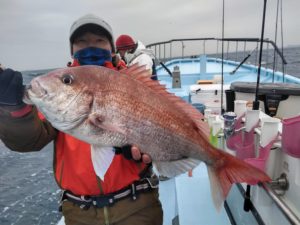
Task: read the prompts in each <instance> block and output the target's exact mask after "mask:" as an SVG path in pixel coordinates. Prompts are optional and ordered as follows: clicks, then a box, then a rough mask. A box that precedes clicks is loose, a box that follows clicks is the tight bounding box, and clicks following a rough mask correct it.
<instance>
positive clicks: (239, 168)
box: [207, 151, 271, 210]
mask: <svg viewBox="0 0 300 225" xmlns="http://www.w3.org/2000/svg"><path fill="white" fill-rule="evenodd" d="M218 154H221V157H218V158H219V159H218V160H217V162H215V163H214V164H213V165H207V170H208V174H209V180H210V185H211V190H212V192H211V193H212V198H213V201H214V204H215V206H216V208H217V210H220V209H221V206H222V205H223V203H224V200H225V199H226V197H227V195H228V193H229V191H230V188H231V186H232V185H233V184H234V183H247V184H250V185H255V184H257V183H259V182H268V181H271V179H270V178H269V176H268V175H267V174H265V173H264V172H263V171H261V170H259V169H257V168H255V167H253V166H252V165H250V164H248V163H246V162H244V161H242V160H240V159H238V158H236V157H234V156H232V155H230V154H228V153H226V152H223V151H218Z"/></svg>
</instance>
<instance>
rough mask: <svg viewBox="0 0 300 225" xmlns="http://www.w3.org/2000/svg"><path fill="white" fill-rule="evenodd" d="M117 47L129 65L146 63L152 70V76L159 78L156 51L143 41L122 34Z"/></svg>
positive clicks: (154, 78) (155, 78) (117, 41)
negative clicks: (156, 66)
mask: <svg viewBox="0 0 300 225" xmlns="http://www.w3.org/2000/svg"><path fill="white" fill-rule="evenodd" d="M116 48H117V53H119V54H120V56H121V58H122V59H123V60H124V61H125V62H126V64H127V66H131V65H133V64H135V63H138V65H140V66H142V65H145V66H146V69H148V70H150V75H151V78H152V79H153V80H157V76H156V69H155V56H154V53H153V52H152V50H150V49H146V47H145V45H144V44H143V43H142V42H141V41H137V42H135V41H134V40H133V38H132V37H131V36H129V35H127V34H122V35H120V36H119V37H118V38H117V40H116Z"/></svg>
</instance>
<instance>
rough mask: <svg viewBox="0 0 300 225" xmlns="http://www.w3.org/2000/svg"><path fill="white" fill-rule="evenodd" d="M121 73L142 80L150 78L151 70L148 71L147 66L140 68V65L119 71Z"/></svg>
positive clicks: (136, 64)
mask: <svg viewBox="0 0 300 225" xmlns="http://www.w3.org/2000/svg"><path fill="white" fill-rule="evenodd" d="M119 72H120V73H123V74H126V75H128V76H131V77H133V78H142V77H148V78H149V77H150V75H151V73H150V70H147V69H146V66H145V65H143V66H139V65H138V63H135V64H133V65H132V66H129V67H128V68H125V69H122V70H120V71H119Z"/></svg>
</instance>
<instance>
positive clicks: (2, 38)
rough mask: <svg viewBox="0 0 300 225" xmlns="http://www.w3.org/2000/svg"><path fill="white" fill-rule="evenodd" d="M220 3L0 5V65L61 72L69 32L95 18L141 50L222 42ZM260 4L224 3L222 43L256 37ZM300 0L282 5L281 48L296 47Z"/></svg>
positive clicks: (137, 0) (10, 0)
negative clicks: (171, 43) (193, 41)
mask: <svg viewBox="0 0 300 225" xmlns="http://www.w3.org/2000/svg"><path fill="white" fill-rule="evenodd" d="M222 2H223V1H222V0H185V1H180V0H147V1H144V0H106V1H104V0H38V1H37V0H0V63H2V64H3V65H4V66H6V67H10V68H14V69H17V70H32V69H46V68H57V67H64V66H65V65H66V63H67V61H69V60H70V59H71V58H70V51H69V42H68V38H69V28H70V26H71V24H72V22H73V21H74V20H75V19H77V18H78V17H80V16H82V15H84V14H87V13H94V14H96V15H98V16H101V17H102V18H104V19H105V20H106V21H107V22H108V23H110V24H111V26H112V28H113V30H114V34H115V37H117V36H118V35H120V34H124V33H126V34H130V35H132V36H133V37H135V39H139V40H141V41H142V42H144V43H145V44H150V43H153V42H158V41H167V40H170V39H174V38H196V37H217V38H220V37H221V34H222V33H221V31H222V30H221V28H222V27H221V22H222ZM276 4H277V0H268V5H267V19H266V31H265V37H266V38H270V39H272V40H274V35H275V18H276ZM262 9H263V0H225V37H255V38H256V37H260V31H261V18H262ZM299 14H300V0H283V29H284V44H285V45H286V46H287V45H299V44H300V19H299Z"/></svg>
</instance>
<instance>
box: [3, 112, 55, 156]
mask: <svg viewBox="0 0 300 225" xmlns="http://www.w3.org/2000/svg"><path fill="white" fill-rule="evenodd" d="M56 135H57V130H56V129H55V128H53V127H52V126H51V124H50V123H49V122H48V121H46V120H41V119H40V118H39V116H38V113H37V109H36V108H35V107H33V109H32V110H31V112H29V113H28V114H27V115H25V116H23V117H18V118H15V117H11V116H10V114H9V113H7V112H5V111H3V110H1V111H0V139H1V140H2V141H3V143H4V144H5V145H6V147H8V148H9V149H11V150H12V151H17V152H31V151H39V150H41V149H42V148H43V147H44V146H46V145H47V144H48V143H49V142H50V141H52V140H54V139H55V137H56Z"/></svg>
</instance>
